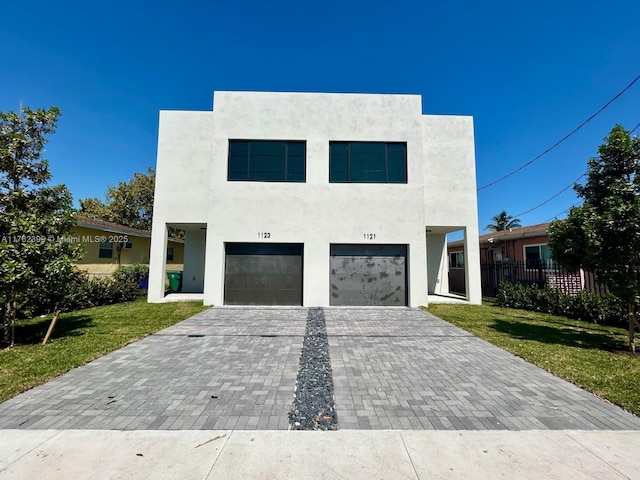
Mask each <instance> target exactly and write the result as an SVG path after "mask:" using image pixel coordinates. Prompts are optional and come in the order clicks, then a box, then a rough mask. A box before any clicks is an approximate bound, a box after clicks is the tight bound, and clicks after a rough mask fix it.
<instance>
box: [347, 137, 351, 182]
mask: <svg viewBox="0 0 640 480" xmlns="http://www.w3.org/2000/svg"><path fill="white" fill-rule="evenodd" d="M347 183H351V142H349V143H347Z"/></svg>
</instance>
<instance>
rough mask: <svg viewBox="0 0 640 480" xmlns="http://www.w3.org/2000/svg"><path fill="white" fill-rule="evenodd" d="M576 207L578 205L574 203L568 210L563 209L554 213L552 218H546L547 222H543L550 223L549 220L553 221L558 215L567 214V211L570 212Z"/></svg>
mask: <svg viewBox="0 0 640 480" xmlns="http://www.w3.org/2000/svg"><path fill="white" fill-rule="evenodd" d="M576 205H578V204H577V203H574V204H573V205H571V206H570V207H569V208H566V209H564V210H563V211H561V212H560V213H556V214H555V215H554V216H553V217H551V218H548V219H547V220H545V221H544V223H547V222H550V221H551V220H555V219H556V218H558V217H559V216H560V215H562V214H563V213H567V212H568V211H569V210H571V209H572V208H573V207H575V206H576Z"/></svg>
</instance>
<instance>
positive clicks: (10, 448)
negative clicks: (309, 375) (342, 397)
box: [0, 430, 640, 480]
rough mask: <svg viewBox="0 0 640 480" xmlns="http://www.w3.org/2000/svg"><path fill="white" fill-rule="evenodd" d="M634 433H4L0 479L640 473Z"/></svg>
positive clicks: (638, 439)
mask: <svg viewBox="0 0 640 480" xmlns="http://www.w3.org/2000/svg"><path fill="white" fill-rule="evenodd" d="M639 451H640V435H638V432H631V431H615V432H612V431H575V430H571V431H562V432H561V431H521V432H508V431H484V432H481V431H407V430H395V431H394V430H378V431H371V430H368V431H365V430H360V431H355V430H341V431H337V432H319V431H317V432H308V431H307V432H300V431H246V430H245V431H239V430H226V431H225V430H219V431H209V430H201V431H196V430H189V431H184V430H181V431H149V430H148V431H108V430H4V431H2V435H1V436H0V478H2V479H35V478H37V479H39V480H45V479H65V480H67V479H69V478H72V479H105V478H110V479H111V478H114V479H115V478H122V479H147V478H153V479H164V478H167V479H169V478H179V479H214V478H224V479H228V478H244V479H253V478H259V479H270V478H277V479H279V478H282V479H293V478H296V479H298V478H308V479H315V478H328V479H333V478H347V479H375V478H384V479H388V478H393V479H395V478H399V479H400V478H412V479H415V478H422V479H427V478H428V479H434V478H447V479H458V478H459V479H465V480H467V479H495V478H503V477H504V478H514V479H518V480H522V479H536V480H538V479H563V480H565V479H568V478H569V479H571V480H580V479H586V478H589V479H594V478H596V479H625V478H627V479H638V478H640V458H639V457H638V455H637V454H638V452H639Z"/></svg>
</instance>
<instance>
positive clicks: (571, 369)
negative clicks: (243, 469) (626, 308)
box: [427, 304, 640, 415]
mask: <svg viewBox="0 0 640 480" xmlns="http://www.w3.org/2000/svg"><path fill="white" fill-rule="evenodd" d="M427 311H428V312H430V313H432V314H433V315H436V316H437V317H440V318H442V319H443V320H446V321H447V322H450V323H453V324H454V325H457V326H458V327H460V328H462V329H464V330H466V331H468V332H470V333H473V334H474V335H477V336H478V337H480V338H482V339H484V340H486V341H488V342H490V343H493V344H494V345H497V346H498V347H500V348H503V349H504V350H507V351H509V352H511V353H513V354H514V355H517V356H519V357H522V358H523V359H525V360H527V361H528V362H530V363H533V364H534V365H537V366H539V367H541V368H543V369H545V370H547V371H548V372H551V373H552V374H554V375H556V376H558V377H561V378H564V379H565V380H568V381H569V382H572V383H574V384H575V385H578V386H579V387H582V388H584V389H585V390H588V391H590V392H593V393H595V394H596V395H598V396H599V397H602V398H605V399H607V400H609V401H610V402H612V403H615V404H616V405H619V406H621V407H623V408H624V409H626V410H628V411H630V412H632V413H634V414H635V415H640V355H635V356H631V355H630V354H629V353H628V352H627V351H626V349H627V344H626V341H627V331H626V330H625V329H622V328H615V327H608V326H603V325H596V324H593V323H587V322H583V321H580V320H570V319H568V318H565V317H557V316H554V315H547V314H542V313H535V312H529V311H525V310H514V309H508V308H501V307H496V306H494V305H491V304H484V305H482V306H473V305H430V306H429V308H428V309H427Z"/></svg>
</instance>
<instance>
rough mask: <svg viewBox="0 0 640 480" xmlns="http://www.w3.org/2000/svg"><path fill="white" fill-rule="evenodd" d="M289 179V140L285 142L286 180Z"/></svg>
mask: <svg viewBox="0 0 640 480" xmlns="http://www.w3.org/2000/svg"><path fill="white" fill-rule="evenodd" d="M288 180H289V142H284V181H285V182H286V181H288Z"/></svg>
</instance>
